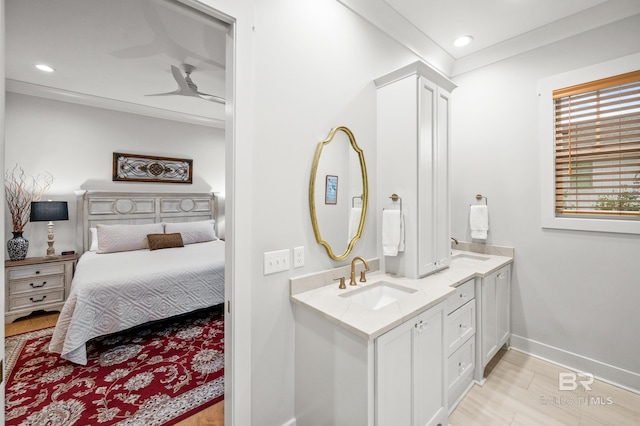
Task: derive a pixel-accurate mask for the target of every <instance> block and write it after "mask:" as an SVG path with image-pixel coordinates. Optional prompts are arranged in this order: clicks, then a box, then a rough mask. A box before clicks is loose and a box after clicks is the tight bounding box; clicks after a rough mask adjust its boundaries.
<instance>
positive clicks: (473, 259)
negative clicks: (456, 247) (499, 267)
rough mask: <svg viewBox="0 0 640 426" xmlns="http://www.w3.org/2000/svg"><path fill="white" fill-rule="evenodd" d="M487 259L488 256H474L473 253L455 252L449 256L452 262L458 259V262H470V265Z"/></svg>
mask: <svg viewBox="0 0 640 426" xmlns="http://www.w3.org/2000/svg"><path fill="white" fill-rule="evenodd" d="M487 260H489V258H488V257H484V256H476V255H473V254H456V255H455V256H453V257H452V258H451V261H452V262H455V261H459V262H464V263H468V264H471V265H478V264H482V263H484V262H486V261H487Z"/></svg>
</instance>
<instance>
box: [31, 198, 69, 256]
mask: <svg viewBox="0 0 640 426" xmlns="http://www.w3.org/2000/svg"><path fill="white" fill-rule="evenodd" d="M29 220H30V221H31V222H49V224H48V225H47V228H48V229H49V233H48V235H47V244H48V245H49V247H47V257H55V255H56V253H55V250H54V249H53V242H54V238H53V222H54V221H57V220H69V211H68V209H67V202H66V201H33V202H32V203H31V216H30V219H29Z"/></svg>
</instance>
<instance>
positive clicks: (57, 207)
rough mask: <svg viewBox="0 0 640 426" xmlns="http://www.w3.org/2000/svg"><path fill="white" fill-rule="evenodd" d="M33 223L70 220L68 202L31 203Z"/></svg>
mask: <svg viewBox="0 0 640 426" xmlns="http://www.w3.org/2000/svg"><path fill="white" fill-rule="evenodd" d="M29 220H31V222H53V221H56V220H69V210H68V209H67V202H66V201H34V202H32V203H31V216H30V219H29Z"/></svg>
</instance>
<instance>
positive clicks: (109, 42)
mask: <svg viewBox="0 0 640 426" xmlns="http://www.w3.org/2000/svg"><path fill="white" fill-rule="evenodd" d="M5 16H6V77H7V79H8V80H7V90H11V91H18V92H21V93H26V94H35V95H38V96H45V97H51V98H63V99H67V100H73V101H80V102H82V103H88V104H92V103H93V104H96V105H100V104H104V103H105V102H106V103H110V104H111V105H112V107H113V108H115V109H124V110H127V109H133V110H134V111H135V110H136V108H137V107H138V106H140V105H142V106H145V107H147V108H145V109H146V112H147V113H149V115H157V116H160V117H163V118H167V117H168V118H170V116H173V117H174V118H175V117H178V118H189V119H187V120H185V121H193V122H196V123H199V124H205V125H213V126H215V127H220V126H221V124H223V123H222V122H221V120H224V109H225V108H224V105H221V104H217V103H213V102H210V101H206V100H203V99H199V98H195V97H186V96H158V97H149V96H145V95H149V94H153V93H165V92H171V91H174V90H176V89H177V88H178V85H177V83H176V81H175V80H174V78H173V76H172V74H171V65H175V66H178V67H180V66H181V64H183V63H187V64H190V65H193V66H195V67H196V70H195V71H193V73H192V74H191V78H192V80H193V81H194V82H195V83H196V84H197V86H198V90H199V91H201V92H205V93H208V94H212V95H217V96H221V97H223V98H224V97H225V84H224V77H225V34H226V27H225V26H224V24H222V23H220V22H218V21H215V20H214V19H212V18H210V17H207V16H205V15H204V14H202V13H200V12H197V11H195V10H193V9H190V8H186V7H185V6H182V5H178V4H176V3H171V2H167V1H165V0H47V1H43V0H6V1H5ZM36 63H46V64H48V65H50V66H52V67H53V68H55V69H56V71H55V72H54V73H43V72H41V71H38V70H37V69H35V68H34V65H35V64H36ZM85 95H90V96H85ZM109 100H113V101H115V102H109ZM139 111H141V110H139ZM169 111H171V112H179V113H181V114H180V116H177V115H176V114H171V113H169ZM143 113H144V112H143ZM167 114H168V116H167V117H164V116H165V115H167Z"/></svg>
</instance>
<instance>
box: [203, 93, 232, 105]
mask: <svg viewBox="0 0 640 426" xmlns="http://www.w3.org/2000/svg"><path fill="white" fill-rule="evenodd" d="M198 95H199V96H200V97H201V98H202V99H205V100H207V101H210V102H216V103H219V104H223V105H224V104H225V103H226V102H227V101H226V100H225V99H224V98H221V97H220V96H215V95H210V94H208V93H202V92H198Z"/></svg>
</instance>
